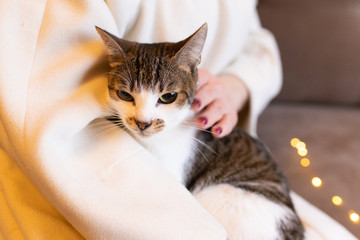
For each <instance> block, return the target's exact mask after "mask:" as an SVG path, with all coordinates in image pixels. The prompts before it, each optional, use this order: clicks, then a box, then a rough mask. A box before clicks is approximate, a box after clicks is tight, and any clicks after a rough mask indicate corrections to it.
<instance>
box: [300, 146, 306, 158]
mask: <svg viewBox="0 0 360 240" xmlns="http://www.w3.org/2000/svg"><path fill="white" fill-rule="evenodd" d="M298 154H299V156H301V157H305V156H306V155H307V154H308V150H307V149H306V148H305V149H300V150H298Z"/></svg>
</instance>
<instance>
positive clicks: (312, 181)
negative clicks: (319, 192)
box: [311, 177, 322, 187]
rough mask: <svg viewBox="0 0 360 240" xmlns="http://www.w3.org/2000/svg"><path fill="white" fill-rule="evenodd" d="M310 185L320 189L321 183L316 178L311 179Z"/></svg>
mask: <svg viewBox="0 0 360 240" xmlns="http://www.w3.org/2000/svg"><path fill="white" fill-rule="evenodd" d="M311 183H312V185H313V186H314V187H320V186H321V185H322V181H321V179H320V178H318V177H313V179H311Z"/></svg>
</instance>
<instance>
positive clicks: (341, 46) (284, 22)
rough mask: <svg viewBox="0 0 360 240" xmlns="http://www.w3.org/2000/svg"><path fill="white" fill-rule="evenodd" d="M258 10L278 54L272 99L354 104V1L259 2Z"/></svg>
mask: <svg viewBox="0 0 360 240" xmlns="http://www.w3.org/2000/svg"><path fill="white" fill-rule="evenodd" d="M258 10H259V15H260V18H261V21H262V24H263V25H264V27H265V28H268V29H269V30H270V31H272V32H273V33H274V35H275V37H276V39H277V41H278V44H279V48H280V52H281V57H282V62H283V67H284V87H283V90H282V91H281V93H280V95H279V97H278V99H281V100H292V101H306V102H318V103H323V102H327V103H342V104H360V94H359V93H360V44H359V42H360V27H359V22H360V4H359V1H358V0H331V1H329V0H317V1H312V0H303V1H289V0H260V1H259V7H258Z"/></svg>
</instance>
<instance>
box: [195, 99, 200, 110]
mask: <svg viewBox="0 0 360 240" xmlns="http://www.w3.org/2000/svg"><path fill="white" fill-rule="evenodd" d="M193 106H195V107H197V108H200V106H201V102H200V100H198V99H196V98H195V99H194V102H193Z"/></svg>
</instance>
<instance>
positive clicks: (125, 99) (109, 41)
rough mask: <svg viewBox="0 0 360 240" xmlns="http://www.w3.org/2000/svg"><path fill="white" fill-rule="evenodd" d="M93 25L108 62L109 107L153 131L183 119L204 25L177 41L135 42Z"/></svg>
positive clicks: (135, 127)
mask: <svg viewBox="0 0 360 240" xmlns="http://www.w3.org/2000/svg"><path fill="white" fill-rule="evenodd" d="M96 30H97V31H98V33H99V34H100V36H101V38H102V40H103V41H104V43H105V45H106V48H107V52H108V56H109V65H110V66H111V71H110V72H109V77H108V87H109V95H110V99H111V105H112V106H111V107H112V108H113V109H114V110H115V111H116V113H117V117H118V118H120V119H121V121H122V123H123V124H124V126H125V127H126V128H127V129H129V130H130V131H131V132H133V133H135V134H137V135H139V136H151V135H154V134H157V133H159V132H162V131H164V130H166V129H170V128H173V127H175V126H178V125H179V124H180V123H182V122H183V121H184V119H185V118H186V117H187V115H188V113H189V111H190V107H191V103H192V102H193V99H194V95H195V89H196V83H197V78H198V72H197V66H198V64H199V63H200V59H201V51H202V49H203V45H204V42H205V38H206V34H207V24H204V25H203V26H202V27H201V28H200V29H199V30H197V31H196V32H195V33H194V34H192V35H191V36H190V37H188V38H186V39H185V40H183V41H180V42H177V43H168V42H166V43H154V44H144V43H136V42H130V41H126V40H123V39H120V38H118V37H116V36H114V35H112V34H110V33H108V32H106V31H104V30H102V29H100V28H96Z"/></svg>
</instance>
